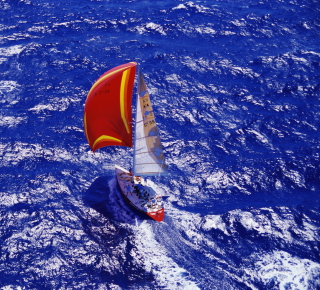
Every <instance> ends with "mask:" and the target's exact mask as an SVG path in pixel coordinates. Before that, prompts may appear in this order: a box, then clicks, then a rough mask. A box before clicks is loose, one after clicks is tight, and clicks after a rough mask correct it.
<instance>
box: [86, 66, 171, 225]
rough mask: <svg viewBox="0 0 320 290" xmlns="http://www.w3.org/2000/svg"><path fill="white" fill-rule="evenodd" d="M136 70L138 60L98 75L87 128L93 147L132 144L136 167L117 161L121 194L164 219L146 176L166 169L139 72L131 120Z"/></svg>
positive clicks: (159, 200)
mask: <svg viewBox="0 0 320 290" xmlns="http://www.w3.org/2000/svg"><path fill="white" fill-rule="evenodd" d="M136 71H137V63H136V62H129V63H126V64H123V65H119V66H117V67H115V68H112V69H110V70H108V71H107V72H106V73H104V74H103V75H102V76H100V77H99V78H98V80H97V81H96V82H95V83H94V84H93V85H92V87H91V89H90V91H89V93H88V96H87V99H86V102H85V107H84V129H85V134H86V138H87V141H88V144H89V145H90V148H91V150H92V151H93V152H94V151H96V150H98V149H100V148H102V147H105V146H114V145H115V146H127V147H132V146H133V147H134V150H133V152H134V156H133V168H132V170H127V169H124V168H122V167H121V166H119V165H115V172H116V177H117V181H118V184H119V187H120V189H121V193H122V195H123V196H124V198H125V199H126V200H127V201H128V203H129V204H130V205H132V206H133V207H134V208H136V209H137V210H139V211H141V212H143V213H145V214H147V215H148V216H149V217H151V218H152V219H154V220H156V221H159V222H161V221H162V220H163V219H164V206H163V201H162V197H161V196H160V195H159V194H157V193H156V192H155V191H154V190H153V189H152V187H151V186H150V184H149V182H148V180H147V178H146V177H147V176H161V175H166V174H168V168H167V165H166V164H165V159H164V154H163V147H162V144H161V141H160V136H159V130H158V127H157V124H156V121H155V117H154V112H153V109H152V104H151V101H150V96H149V93H148V89H147V86H146V83H145V80H144V77H143V74H142V73H141V72H140V71H139V72H138V77H137V79H138V84H137V103H136V104H137V105H136V116H135V121H134V122H132V107H133V106H132V93H133V88H134V82H135V78H136ZM133 123H134V130H133V129H132V124H133Z"/></svg>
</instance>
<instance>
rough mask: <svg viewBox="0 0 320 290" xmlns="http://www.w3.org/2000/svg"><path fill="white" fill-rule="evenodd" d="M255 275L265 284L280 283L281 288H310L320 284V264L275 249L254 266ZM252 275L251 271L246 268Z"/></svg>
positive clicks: (301, 289)
mask: <svg viewBox="0 0 320 290" xmlns="http://www.w3.org/2000/svg"><path fill="white" fill-rule="evenodd" d="M254 269H255V270H254V271H256V272H255V273H254V274H253V275H255V276H256V278H257V279H258V280H260V282H261V283H263V284H264V285H268V284H269V283H270V282H271V283H275V284H278V288H277V289H280V290H285V289H299V290H308V289H311V287H312V286H310V285H311V284H312V285H318V286H319V285H320V264H319V263H315V262H313V261H311V260H308V259H300V258H298V257H294V256H292V255H290V254H289V253H287V252H284V251H274V252H272V253H271V254H266V255H264V256H263V257H261V258H260V259H259V260H258V261H257V262H256V263H255V266H254ZM245 271H246V272H247V274H249V275H252V274H251V271H249V270H245Z"/></svg>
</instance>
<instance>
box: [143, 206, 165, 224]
mask: <svg viewBox="0 0 320 290" xmlns="http://www.w3.org/2000/svg"><path fill="white" fill-rule="evenodd" d="M146 214H147V215H148V216H149V217H151V218H152V219H154V220H155V221H157V222H162V221H163V219H164V208H162V209H160V210H158V211H154V212H146Z"/></svg>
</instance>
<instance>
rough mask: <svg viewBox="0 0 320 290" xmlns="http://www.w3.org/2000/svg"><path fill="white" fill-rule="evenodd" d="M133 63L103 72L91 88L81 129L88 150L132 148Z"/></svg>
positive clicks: (134, 70) (134, 69)
mask: <svg viewBox="0 0 320 290" xmlns="http://www.w3.org/2000/svg"><path fill="white" fill-rule="evenodd" d="M136 66H137V63H135V62H129V63H126V64H123V65H120V66H117V67H115V68H113V69H111V70H109V71H107V72H106V73H104V74H103V75H102V76H101V77H100V78H99V79H98V80H97V81H96V82H95V83H94V84H93V86H92V88H91V90H90V92H89V94H88V96H87V100H86V103H85V107H84V128H85V133H86V137H87V141H88V143H89V145H90V147H91V150H92V151H96V150H97V149H99V148H101V147H104V146H111V145H118V146H128V147H132V126H131V122H132V108H131V104H132V91H133V85H134V80H135V74H136Z"/></svg>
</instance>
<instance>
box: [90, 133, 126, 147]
mask: <svg viewBox="0 0 320 290" xmlns="http://www.w3.org/2000/svg"><path fill="white" fill-rule="evenodd" d="M104 141H106V142H108V141H114V142H118V143H121V140H119V139H117V138H114V137H112V136H106V135H102V136H100V137H99V138H98V139H97V140H96V141H94V143H93V148H95V147H96V146H97V144H98V143H99V142H104Z"/></svg>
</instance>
